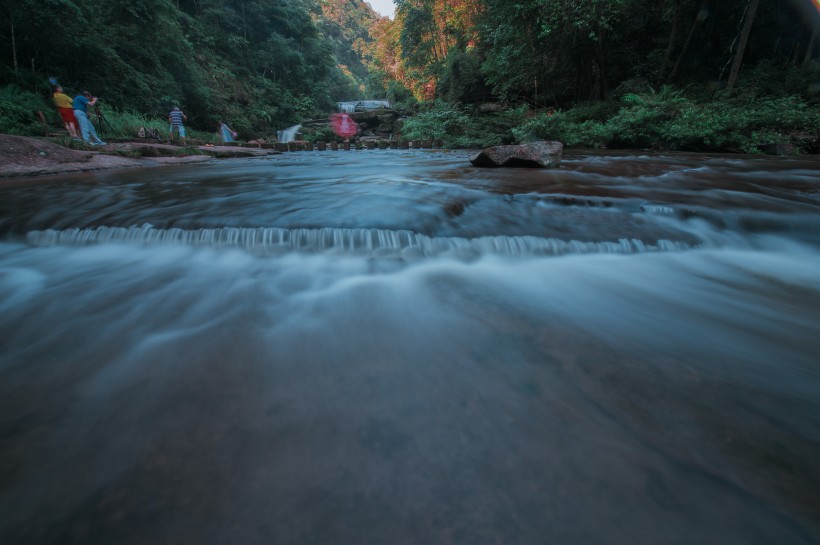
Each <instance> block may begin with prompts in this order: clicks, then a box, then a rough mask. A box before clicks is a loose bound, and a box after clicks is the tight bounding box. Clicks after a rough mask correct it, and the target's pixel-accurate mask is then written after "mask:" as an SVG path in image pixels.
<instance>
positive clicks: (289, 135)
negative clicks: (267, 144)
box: [276, 125, 302, 142]
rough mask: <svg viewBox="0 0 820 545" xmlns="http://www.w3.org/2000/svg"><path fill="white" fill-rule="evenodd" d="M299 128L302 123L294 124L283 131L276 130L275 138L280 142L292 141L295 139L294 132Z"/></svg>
mask: <svg viewBox="0 0 820 545" xmlns="http://www.w3.org/2000/svg"><path fill="white" fill-rule="evenodd" d="M301 128H302V125H294V126H292V127H288V128H287V129H285V130H283V131H276V138H278V139H279V141H280V142H293V141H294V140H296V134H297V133H298V132H299V129H301Z"/></svg>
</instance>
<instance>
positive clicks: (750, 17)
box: [726, 0, 760, 93]
mask: <svg viewBox="0 0 820 545" xmlns="http://www.w3.org/2000/svg"><path fill="white" fill-rule="evenodd" d="M758 4H760V0H751V3H750V4H749V8H748V10H747V13H746V20H745V21H744V22H743V30H741V31H740V43H739V44H737V51H735V60H734V62H732V70H731V71H730V72H729V81H728V82H726V91H727V92H729V93H731V92H732V89H734V87H735V82H737V75H738V73H739V72H740V62H741V61H742V60H743V53H744V52H745V51H746V43H747V42H748V41H749V33H751V31H752V23H753V22H754V19H755V12H756V11H757V5H758Z"/></svg>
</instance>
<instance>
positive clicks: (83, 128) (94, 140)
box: [72, 91, 106, 146]
mask: <svg viewBox="0 0 820 545" xmlns="http://www.w3.org/2000/svg"><path fill="white" fill-rule="evenodd" d="M96 103H97V97H92V96H91V93H89V92H88V91H83V92H82V93H81V94H79V95H77V96H75V97H74V101H73V102H72V105H73V106H74V117H75V118H76V119H77V121H78V122H79V123H80V132H82V135H83V142H85V143H86V144H91V145H92V146H105V145H106V143H105V142H103V141H102V140H100V137H99V136H97V129H95V128H94V125H93V124H92V123H91V121H89V119H88V107H89V106H94V105H95V104H96Z"/></svg>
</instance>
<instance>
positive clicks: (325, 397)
mask: <svg viewBox="0 0 820 545" xmlns="http://www.w3.org/2000/svg"><path fill="white" fill-rule="evenodd" d="M467 155H468V154H467V153H466V152H445V151H363V152H335V153H331V152H324V153H322V152H315V153H308V152H300V153H291V154H283V155H279V156H274V157H269V158H264V159H253V160H235V161H233V160H232V161H224V162H214V163H208V164H205V165H197V166H190V165H188V166H185V167H169V168H162V169H141V170H126V171H118V172H101V173H93V174H84V175H80V176H67V177H55V178H47V179H39V180H36V181H34V180H31V181H22V182H14V183H9V182H4V183H5V185H4V186H0V236H1V237H2V241H0V513H2V516H0V543H174V544H177V543H215V544H216V543H220V544H221V543H243V544H245V543H247V544H253V543H277V544H279V543H282V544H290V543H294V544H296V543H299V544H301V543H322V544H325V543H327V544H342V543H391V544H393V543H408V544H409V543H464V544H484V543H505V544H511V543H516V544H518V543H520V544H530V543H533V544H535V543H538V544H541V543H573V544H574V543H578V544H587V543H618V544H620V543H624V544H635V543H647V544H665V543H681V544H691V543H698V544H707V543H715V544H733V543H738V544H748V543H778V544H781V543H782V544H786V543H801V544H802V543H818V542H820V524H819V523H818V520H820V364H818V362H820V214H818V212H820V176H818V173H820V162H818V161H817V160H816V159H814V158H810V159H779V158H778V159H771V158H749V157H735V156H718V155H683V154H680V155H679V154H674V155H672V154H667V155H651V154H635V153H632V154H628V153H621V154H615V153H599V154H585V153H579V152H570V153H568V154H567V155H566V156H565V158H564V162H563V164H562V167H561V168H560V169H558V170H549V171H545V170H529V169H525V170H506V169H494V170H483V169H476V168H472V167H470V166H469V163H468V162H467Z"/></svg>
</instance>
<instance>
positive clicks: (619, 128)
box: [514, 87, 820, 153]
mask: <svg viewBox="0 0 820 545" xmlns="http://www.w3.org/2000/svg"><path fill="white" fill-rule="evenodd" d="M598 106H599V105H597V104H590V105H585V106H583V107H577V108H574V109H571V110H568V111H566V112H560V111H559V112H557V113H555V114H553V115H548V114H541V115H538V116H536V117H534V118H533V119H531V120H529V121H527V122H526V123H525V124H523V125H522V126H520V127H517V128H516V129H515V131H514V132H515V134H516V136H517V137H518V138H519V139H521V140H529V139H532V138H544V139H550V140H559V141H561V142H564V143H565V144H566V145H568V146H595V147H601V146H609V147H628V148H634V147H638V148H655V149H676V150H716V151H717V150H719V151H738V152H746V153H757V152H759V151H760V149H761V145H763V144H770V143H790V144H794V145H795V146H796V147H797V149H803V150H807V149H810V148H811V146H813V145H816V139H817V129H818V127H820V109H818V108H816V107H810V106H809V105H808V104H807V103H806V101H805V100H804V99H802V98H800V97H794V96H790V97H781V98H764V99H755V100H751V99H748V98H728V99H722V100H714V101H707V102H696V101H693V100H691V99H688V98H686V97H684V96H683V95H682V94H681V93H680V92H676V91H673V90H671V88H668V87H665V88H663V89H662V90H661V91H659V92H649V93H644V94H627V95H624V97H623V98H622V99H621V101H620V103H619V104H618V108H617V110H616V111H612V103H606V104H605V106H604V107H603V108H600V107H598ZM590 110H595V114H596V115H586V114H587V113H589V112H590Z"/></svg>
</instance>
